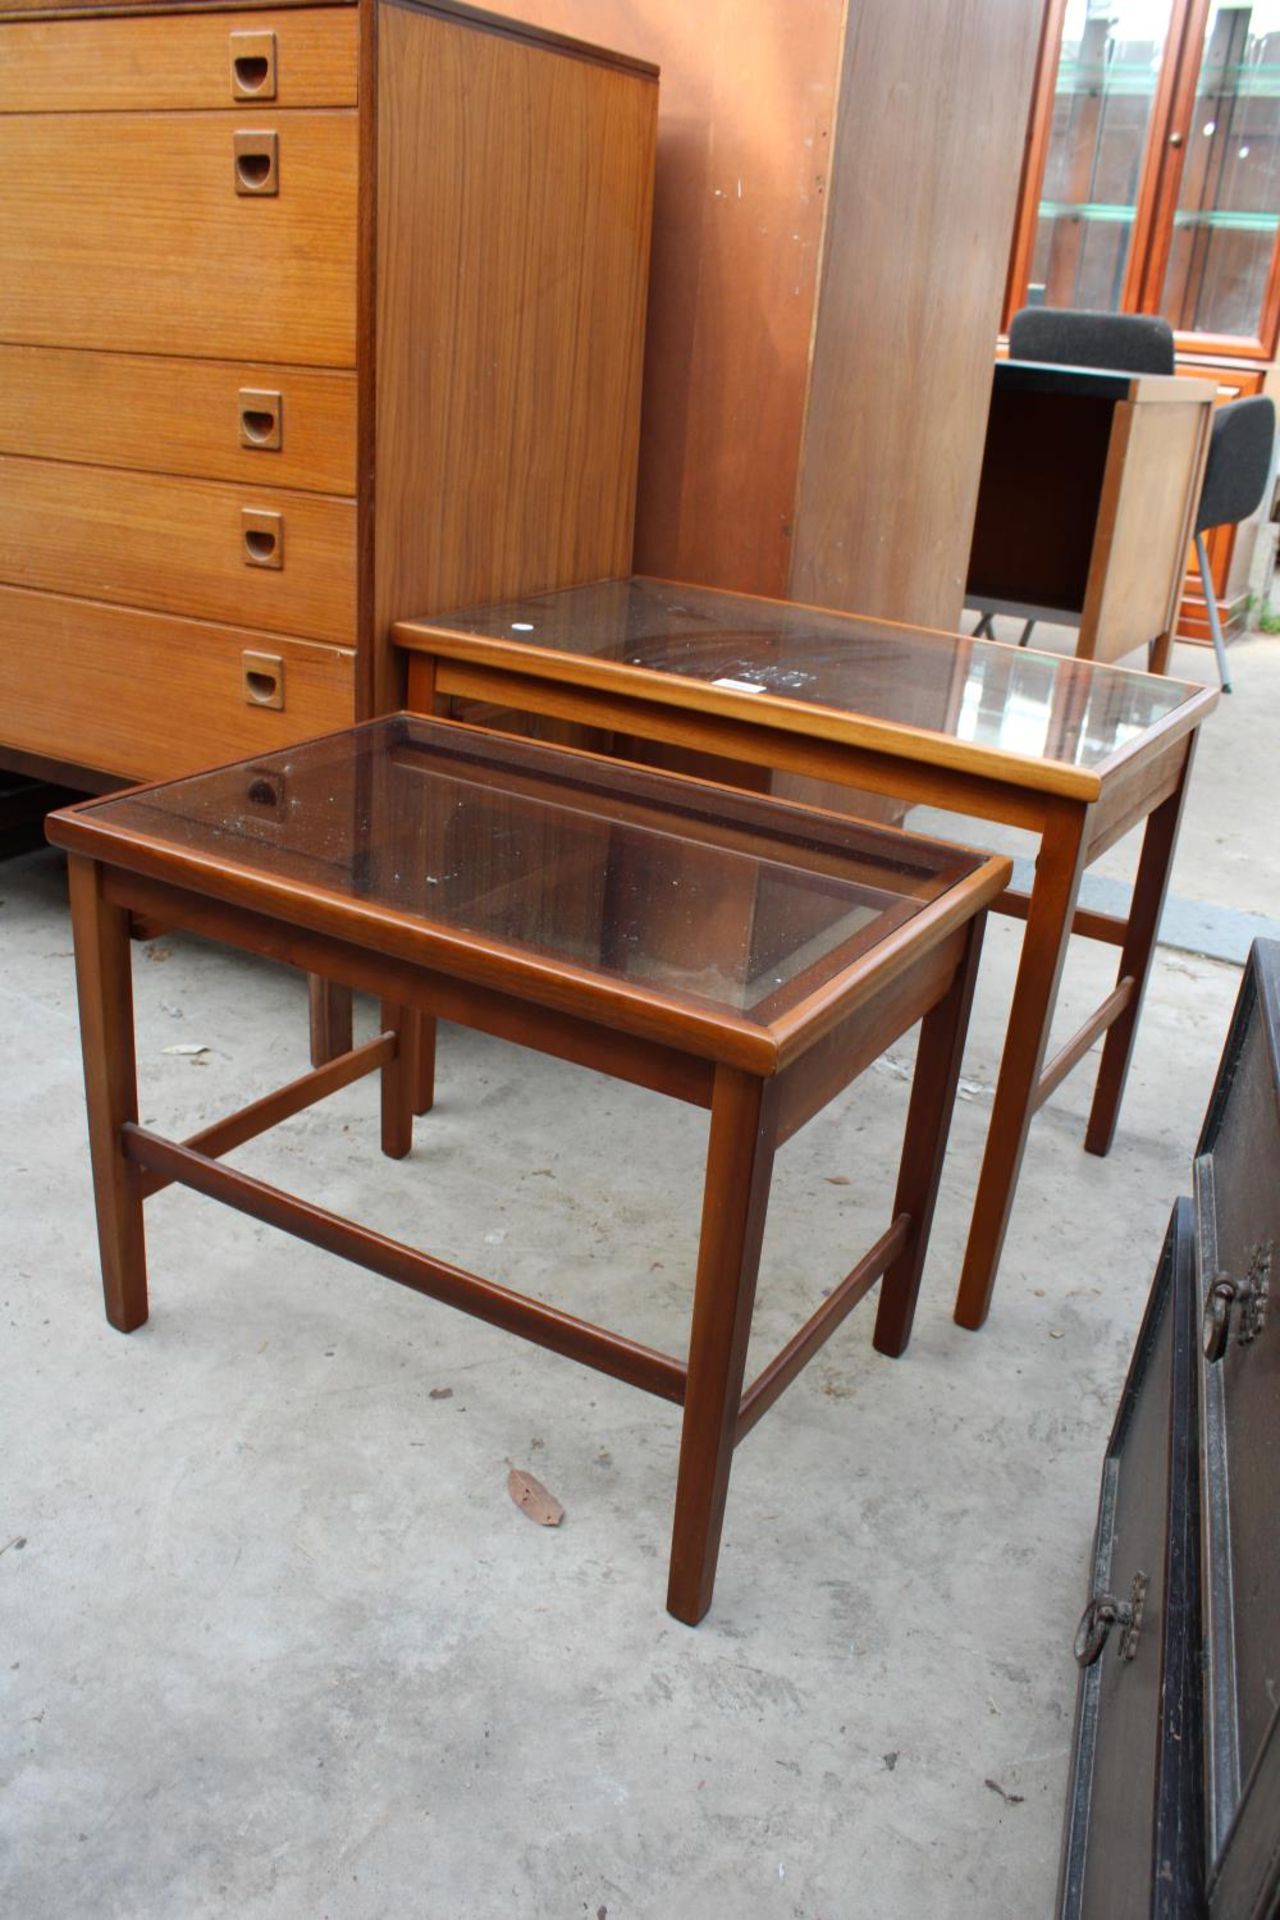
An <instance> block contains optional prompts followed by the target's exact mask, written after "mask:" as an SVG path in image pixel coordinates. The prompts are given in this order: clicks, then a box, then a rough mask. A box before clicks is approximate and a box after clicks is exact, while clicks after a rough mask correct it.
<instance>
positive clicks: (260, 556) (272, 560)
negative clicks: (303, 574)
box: [240, 507, 284, 569]
mask: <svg viewBox="0 0 1280 1920" xmlns="http://www.w3.org/2000/svg"><path fill="white" fill-rule="evenodd" d="M240 533H241V537H242V539H243V541H244V563H245V565H246V567H275V568H277V569H278V568H280V567H283V565H284V515H283V514H282V513H264V512H262V511H260V510H259V509H258V508H257V507H242V508H241V509H240Z"/></svg>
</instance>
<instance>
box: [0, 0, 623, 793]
mask: <svg viewBox="0 0 1280 1920" xmlns="http://www.w3.org/2000/svg"><path fill="white" fill-rule="evenodd" d="M656 79H657V75H656V70H655V69H654V68H652V67H650V66H647V65H645V64H644V63H642V62H639V61H635V60H629V59H625V58H622V57H619V56H614V55H612V54H609V53H605V52H601V51H600V50H598V49H595V48H592V47H587V46H584V45H580V44H578V43H577V42H574V41H570V40H566V39H564V38H562V37H560V36H557V35H554V34H549V33H544V32H540V31H537V30H535V29H531V28H526V27H524V26H522V25H520V24H518V23H517V22H514V21H507V20H499V19H496V18H494V17H493V16H489V15H486V14H483V13H478V12H474V11H471V10H469V9H467V8H465V7H463V6H460V5H455V4H453V3H452V0H423V3H422V4H416V3H415V4H412V5H406V4H401V0H358V4H336V5H327V6H326V5H320V6H315V5H292V6H291V5H288V4H286V5H283V6H278V7H274V8H271V9H269V10H262V9H258V8H254V9H252V10H250V9H246V8H244V7H237V6H235V5H234V4H232V5H223V6H218V7H213V6H199V5H197V6H194V7H192V6H186V7H183V8H182V9H181V10H176V9H169V10H166V9H163V8H152V7H149V6H133V5H116V6H114V7H110V6H102V7H84V6H79V7H77V8H75V9H74V11H72V10H71V9H66V10H58V9H55V8H47V7H42V6H34V7H32V6H26V5H23V4H21V3H20V0H17V3H15V0H8V4H7V5H5V4H4V0H0V764H8V765H9V766H10V767H13V768H16V769H19V770H25V771H32V772H41V773H48V772H50V771H51V770H53V769H55V768H56V769H61V770H62V771H63V773H64V777H65V776H66V774H67V772H68V771H70V770H74V773H75V775H76V776H78V777H79V778H80V780H81V783H82V784H105V783H107V782H110V781H112V780H117V779H122V778H128V779H134V778H155V777H159V776H163V775H167V774H170V773H177V772H181V771H184V770H189V769H192V768H195V767H198V766H201V765H206V764H213V763H216V762H218V761H225V760H227V759H231V758H236V757H239V756H242V755H245V754H252V753H254V752H256V751H258V750H262V751H266V750H268V749H270V748H273V747H278V746H281V745H283V744H286V743H288V742H289V741H291V740H296V739H301V738H305V737H306V736H308V735H310V734H314V733H317V732H321V731H324V730H326V729H328V728H331V727H337V726H341V725H344V724H347V723H349V722H350V721H351V720H352V719H353V718H354V717H357V716H363V715H365V714H367V713H370V712H374V711H377V710H380V709H382V708H385V707H387V706H390V705H393V704H396V703H397V702H398V695H399V689H398V686H397V683H396V680H395V674H394V668H393V665H392V655H391V652H390V649H389V646H388V645H387V642H386V635H387V632H388V628H389V626H390V623H391V621H392V620H393V619H394V618H396V617H398V616H405V615H409V614H416V613H420V612H422V611H423V610H424V609H433V608H434V609H439V610H444V609H447V608H450V607H455V606H460V605H465V604H467V603H469V602H473V601H475V600H479V599H491V598H495V597H502V596H505V595H508V594H513V593H520V592H530V591H537V590H539V589H543V588H551V587H555V586H559V585H569V584H572V583H575V582H580V581H585V580H590V579H595V578H598V577H600V576H601V575H608V574H614V573H618V572H625V571H626V570H627V568H628V567H629V565H630V562H631V540H632V522H633V516H634V508H635V470H636V458H637V445H638V435H639V408H640V382H641V372H642V354H643V328H644V308H645V293H646V283H647V275H648V258H649V236H650V222H651V212H652V180H653V161H654V143H655V125H656V113H657V85H656Z"/></svg>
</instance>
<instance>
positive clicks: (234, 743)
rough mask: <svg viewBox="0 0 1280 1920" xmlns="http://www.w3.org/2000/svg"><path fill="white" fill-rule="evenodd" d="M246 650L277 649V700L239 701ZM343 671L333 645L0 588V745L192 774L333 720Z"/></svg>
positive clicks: (348, 678)
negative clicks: (265, 703)
mask: <svg viewBox="0 0 1280 1920" xmlns="http://www.w3.org/2000/svg"><path fill="white" fill-rule="evenodd" d="M246 651H256V652H262V653H266V654H268V655H277V656H279V658H280V660H281V662H282V664H283V670H284V688H285V703H284V707H283V709H281V710H276V709H273V708H269V707H258V706H250V705H249V704H248V703H247V702H246V700H245V690H244V667H243V658H244V654H245V652H246ZM353 670H354V655H353V654H352V653H350V652H348V651H344V650H341V649H339V648H336V647H321V646H313V645H311V644H309V643H307V642H305V641H298V640H289V639H282V638H281V637H280V636H279V635H277V634H267V633H257V632H250V631H247V630H245V629H243V628H230V627H217V626H209V625H206V624H205V623H204V622H202V621H195V620H176V619H171V618H167V617H165V616H163V615H160V614H154V613H141V612H138V611H137V610H136V609H134V608H123V607H108V606H98V605H95V604H93V603H92V602H91V601H85V600H73V599H69V598H66V597H64V596H61V595H55V594H46V593H30V592H23V591H21V590H19V589H17V588H13V587H0V752H3V751H4V750H5V749H6V748H9V747H13V748H16V749H18V750H19V751H26V752H28V753H33V754H39V755H42V756H45V757H47V758H50V759H54V760H63V761H73V762H84V763H85V764H87V765H89V766H92V767H97V768H101V769H102V770H104V771H105V772H107V773H112V774H117V775H121V776H124V777H127V778H131V779H134V780H146V779H158V778H166V777H171V776H173V775H175V774H180V773H190V772H191V771H192V770H193V769H194V768H196V767H199V766H216V765H218V764H220V763H222V762H224V761H227V760H236V759H239V758H241V757H242V756H244V755H246V754H253V753H267V752H270V751H271V750H272V749H273V748H276V747H284V746H288V745H289V743H290V742H291V741H294V740H305V739H309V738H311V737H312V736H313V735H315V734H318V733H325V732H327V731H329V730H330V729H331V728H333V727H339V726H343V725H345V724H346V723H348V722H349V721H350V719H351V713H352V705H353V692H352V679H353Z"/></svg>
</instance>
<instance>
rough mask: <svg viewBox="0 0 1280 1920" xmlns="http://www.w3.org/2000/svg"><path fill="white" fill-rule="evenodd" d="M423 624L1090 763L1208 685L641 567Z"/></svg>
mask: <svg viewBox="0 0 1280 1920" xmlns="http://www.w3.org/2000/svg"><path fill="white" fill-rule="evenodd" d="M413 624H414V625H415V626H417V627H419V628H421V629H424V630H427V631H430V632H432V633H451V632H452V633H459V634H467V635H474V636H488V637H491V638H494V639H500V640H502V641H503V642H505V643H507V644H509V645H510V644H516V645H521V646H525V647H528V648H531V649H539V650H545V651H547V652H552V653H560V654H570V655H577V656H581V657H590V658H592V659H595V660H599V661H602V662H613V663H615V664H617V665H620V666H627V667H638V668H642V669H646V670H648V671H650V672H654V673H662V674H677V675H681V676H683V677H685V678H687V679H692V680H697V681H701V682H704V683H706V684H709V685H712V686H718V687H721V688H724V689H726V690H729V691H737V692H740V693H742V694H743V695H745V696H747V697H757V698H759V697H764V698H767V699H770V700H782V701H788V702H790V701H796V702H803V703H805V704H807V705H809V706H816V707H823V708H827V709H830V710H835V711H839V712H843V713H847V714H851V715H859V716H866V717H867V718H871V719H875V720H881V721H885V722H888V723H890V724H893V725H895V726H901V727H910V728H917V729H921V730H923V731H926V732H930V733H934V734H939V735H943V736H945V737H948V738H950V739H953V740H955V741H959V742H964V743H966V744H968V745H971V746H973V747H975V748H981V749H986V750H989V751H993V752H997V753H1005V754H1010V755H1014V756H1016V757H1018V758H1019V759H1023V760H1047V761H1051V762H1054V763H1056V764H1060V765H1063V766H1068V767H1077V768H1081V769H1085V770H1090V771H1092V770H1093V769H1096V768H1098V767H1100V766H1102V764H1103V763H1104V762H1106V761H1108V760H1109V759H1111V757H1112V756H1113V755H1114V754H1117V753H1119V752H1121V751H1123V749H1124V748H1126V747H1127V746H1129V745H1131V744H1132V743H1133V742H1134V741H1136V740H1138V739H1139V738H1140V737H1141V736H1142V735H1143V734H1144V733H1146V732H1148V731H1149V730H1150V729H1151V728H1153V727H1155V726H1157V725H1158V724H1159V723H1160V722H1161V721H1162V720H1165V719H1167V718H1168V717H1169V716H1170V715H1171V714H1173V713H1174V712H1176V711H1177V709H1178V708H1179V707H1180V706H1182V705H1183V704H1184V703H1185V702H1187V701H1188V700H1190V699H1192V698H1194V697H1195V696H1196V695H1197V694H1198V693H1199V692H1200V691H1201V689H1199V688H1197V687H1194V686H1189V685H1186V684H1184V683H1183V682H1181V681H1177V680H1169V679H1165V678H1161V677H1157V676H1154V675H1151V674H1146V673H1135V672H1132V671H1129V670H1127V669H1124V668H1118V667H1106V666H1095V665H1094V664H1093V663H1092V662H1091V661H1086V660H1076V659H1069V658H1063V657H1061V656H1060V655H1057V654H1048V653H1034V652H1031V651H1024V650H1022V649H1019V648H1016V647H1007V646H1001V645H999V644H997V643H995V642H993V641H989V640H971V639H968V638H966V637H964V636H960V635H956V634H948V633H935V632H933V631H931V630H929V629H927V628H921V627H909V626H895V625H892V624H889V623H887V622H883V621H878V620H869V619H863V618H862V617H861V616H860V615H854V614H843V613H825V612H822V611H821V610H818V609H814V608H810V607H801V606H795V605H792V604H790V603H788V602H786V601H780V600H757V599H752V598H750V597H748V596H746V595H741V594H730V593H718V592H715V591H713V590H711V589H708V588H702V587H686V586H678V585H674V584H672V583H670V582H667V581H662V580H646V579H639V578H637V579H631V580H607V581H603V582H600V583H599V584H598V585H595V586H587V587H571V588H568V589H567V590H565V591H563V592H560V593H549V594H543V595H540V596H538V597H535V598H530V599H527V600H519V601H512V602H510V603H508V604H505V605H496V606H489V607H477V608H470V609H468V610H466V611H464V612H461V613H449V614H443V615H440V616H433V617H432V618H430V619H423V620H419V621H415V622H414V623H413Z"/></svg>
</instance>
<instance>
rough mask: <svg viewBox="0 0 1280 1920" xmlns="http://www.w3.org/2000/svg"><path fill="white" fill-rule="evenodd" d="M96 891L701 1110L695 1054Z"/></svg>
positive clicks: (155, 900) (376, 961)
mask: <svg viewBox="0 0 1280 1920" xmlns="http://www.w3.org/2000/svg"><path fill="white" fill-rule="evenodd" d="M102 891H103V895H104V897H105V898H106V899H107V900H110V901H111V902H113V904H115V905H116V906H120V907H124V908H126V909H128V911H129V912H131V913H132V912H139V913H143V914H146V915H148V916H153V917H157V918H161V919H162V920H163V922H164V924H165V925H167V926H176V927H187V928H189V929H190V930H191V931H192V932H194V933H201V934H204V935H205V936H206V937H207V938H209V939H212V940H221V941H224V942H225V943H226V944H228V945H230V946H233V947H240V948H243V949H244V950H245V951H246V952H249V953H258V954H262V955H263V956H264V957H265V958H267V959H270V960H277V961H280V962H282V963H283V964H285V965H287V966H293V967H300V968H302V969H303V970H304V971H305V972H308V973H317V974H321V975H323V976H325V977H326V978H330V979H335V980H341V981H342V982H343V983H344V985H347V986H351V987H356V988H358V989H360V990H361V991H362V992H366V993H372V994H376V995H377V996H378V997H379V998H380V999H384V1000H391V1001H394V1002H395V1003H397V1004H398V1005H401V1006H407V1007H414V1008H417V1009H418V1010H420V1011H421V1012H423V1013H426V1014H428V1015H431V1016H433V1017H436V1018H439V1019H443V1020H457V1021H458V1022H459V1024H461V1025H463V1026H468V1027H475V1028H477V1029H478V1030H479V1031H480V1032H482V1033H489V1034H492V1035H494V1036H495V1038H497V1039H500V1040H512V1041H515V1042H516V1043H517V1045H520V1046H525V1047H529V1048H531V1049H532V1050H533V1051H534V1052H536V1053H548V1054H552V1055H554V1056H555V1057H556V1058H557V1059H560V1060H570V1061H573V1062H575V1063H576V1064H577V1065H579V1066H585V1067H592V1068H594V1069H595V1070H596V1071H597V1072H600V1073H607V1074H609V1075H610V1076H611V1077H613V1078H614V1079H618V1080H626V1081H629V1082H630V1083H631V1084H632V1085H634V1086H640V1087H648V1088H649V1089H650V1090H651V1091H653V1092H655V1093H665V1094H669V1095H670V1096H671V1097H672V1098H673V1099H676V1100H684V1101H686V1102H687V1103H688V1104H689V1105H690V1106H695V1107H709V1106H710V1105H711V1093H712V1087H713V1084H714V1080H715V1066H714V1063H713V1062H712V1061H710V1060H704V1059H702V1058H700V1057H699V1056H698V1055H696V1054H691V1053H681V1052H679V1051H677V1049H676V1048H674V1047H664V1046H663V1045H662V1044H661V1042H659V1041H655V1040H640V1039H637V1038H635V1037H634V1036H632V1035H631V1034H627V1033H621V1032H619V1031H618V1030H617V1029H616V1028H612V1027H604V1026H600V1025H597V1024H596V1023H595V1022H594V1021H589V1020H582V1019H576V1018H575V1017H574V1016H573V1015H572V1014H566V1013H559V1012H556V1011H554V1010H553V1009H551V1008H548V1007H543V1006H540V1005H538V1004H537V1002H535V1001H531V1000H523V999H520V998H518V997H517V996H515V995H512V994H502V993H499V992H497V991H496V990H494V989H493V988H491V987H479V986H474V985H472V984H471V983H469V982H468V981H465V980H459V979H456V978H454V977H453V976H451V975H448V974H442V973H432V972H429V971H428V970H427V969H426V968H424V967H416V966H413V965H411V964H410V963H409V962H408V961H404V960H396V959H392V958H390V957H389V956H387V955H385V954H377V953H374V952H372V951H371V950H370V949H369V948H367V947H361V946H356V945H354V944H352V943H350V942H347V941H343V940H339V939H337V938H335V937H334V936H333V935H332V934H321V933H316V932H313V931H312V930H311V929H310V928H306V927H299V926H295V925H292V924H285V923H283V922H281V921H278V920H274V919H268V918H267V917H266V916H265V915H263V914H258V913H254V912H252V911H251V910H250V909H249V908H247V907H233V906H230V905H228V904H226V903H225V902H223V901H219V900H212V899H209V898H207V897H206V896H204V895H202V894H196V893H188V892H186V891H185V890H184V889H182V888H180V887H174V886H170V885H168V884H167V883H166V882H164V881H160V880H150V879H148V878H146V877H145V876H144V875H142V874H135V873H129V872H126V871H124V870H123V869H121V868H118V867H104V868H103V870H102Z"/></svg>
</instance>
